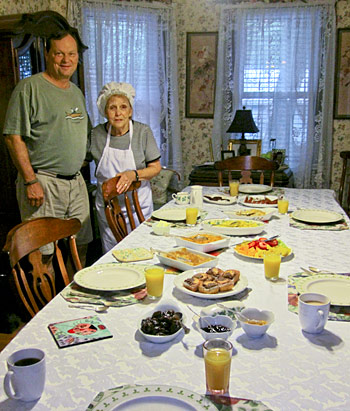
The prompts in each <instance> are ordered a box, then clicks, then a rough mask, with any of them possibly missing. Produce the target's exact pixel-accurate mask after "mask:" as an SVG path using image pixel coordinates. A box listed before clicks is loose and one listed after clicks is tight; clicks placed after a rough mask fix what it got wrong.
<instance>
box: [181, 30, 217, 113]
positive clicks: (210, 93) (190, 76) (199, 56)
mask: <svg viewBox="0 0 350 411" xmlns="http://www.w3.org/2000/svg"><path fill="white" fill-rule="evenodd" d="M217 44H218V33H217V32H191V33H190V32H189V33H187V34H186V104H185V105H186V107H185V112H186V113H185V115H186V117H189V118H213V117H214V101H215V85H216V61H217Z"/></svg>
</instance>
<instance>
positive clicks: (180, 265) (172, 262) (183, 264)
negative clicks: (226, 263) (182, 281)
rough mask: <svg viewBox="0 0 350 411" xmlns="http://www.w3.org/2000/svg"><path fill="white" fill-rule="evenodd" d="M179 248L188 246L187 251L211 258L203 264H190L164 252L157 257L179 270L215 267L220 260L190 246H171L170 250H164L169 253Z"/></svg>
mask: <svg viewBox="0 0 350 411" xmlns="http://www.w3.org/2000/svg"><path fill="white" fill-rule="evenodd" d="M179 248H186V250H187V251H189V252H191V253H193V254H198V255H201V256H204V257H209V258H210V260H209V261H207V262H205V263H203V264H199V265H190V264H188V263H186V262H185V261H180V260H173V259H172V258H168V257H166V256H164V255H163V254H159V253H158V254H157V257H158V259H159V261H160V262H161V263H162V264H165V265H168V266H170V267H175V268H178V269H179V270H182V271H186V270H191V269H192V270H193V269H194V268H203V267H208V268H210V267H215V266H216V265H217V263H218V261H219V259H218V258H217V257H213V256H211V255H209V254H206V253H202V252H200V251H197V250H193V249H192V248H188V247H175V248H171V249H170V250H164V251H163V252H164V253H168V252H171V251H176V250H177V249H179Z"/></svg>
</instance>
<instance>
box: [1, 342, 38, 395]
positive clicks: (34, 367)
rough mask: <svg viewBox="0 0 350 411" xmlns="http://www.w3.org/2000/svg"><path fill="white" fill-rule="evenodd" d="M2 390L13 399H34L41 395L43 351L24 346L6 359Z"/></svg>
mask: <svg viewBox="0 0 350 411" xmlns="http://www.w3.org/2000/svg"><path fill="white" fill-rule="evenodd" d="M7 369H8V371H7V373H6V375H5V379H4V390H5V392H6V394H7V396H8V397H10V398H12V399H14V400H21V401H34V400H37V399H38V398H40V397H41V394H42V393H43V391H44V385H45V373H46V366H45V353H44V351H42V350H39V349H38V348H25V349H23V350H19V351H16V352H14V353H13V354H11V355H10V356H9V358H8V359H7Z"/></svg>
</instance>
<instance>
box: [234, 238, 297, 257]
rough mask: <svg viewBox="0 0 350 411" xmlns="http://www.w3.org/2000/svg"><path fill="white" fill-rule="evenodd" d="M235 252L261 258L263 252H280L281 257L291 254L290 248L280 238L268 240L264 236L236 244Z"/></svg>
mask: <svg viewBox="0 0 350 411" xmlns="http://www.w3.org/2000/svg"><path fill="white" fill-rule="evenodd" d="M234 250H235V252H236V253H237V254H239V255H241V256H244V257H248V258H255V259H258V260H262V259H263V258H264V255H265V254H270V253H271V254H280V255H281V257H282V259H283V258H284V257H288V256H289V255H290V254H292V249H291V248H290V247H288V246H287V245H286V244H285V243H284V242H283V241H282V240H280V239H276V238H274V239H273V240H270V241H269V239H268V238H265V237H261V238H257V239H255V240H251V241H244V242H243V243H240V244H237V245H236V246H235V248H234Z"/></svg>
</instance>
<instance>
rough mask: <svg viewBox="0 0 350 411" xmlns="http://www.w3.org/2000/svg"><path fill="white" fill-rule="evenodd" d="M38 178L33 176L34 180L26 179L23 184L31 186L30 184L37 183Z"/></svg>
mask: <svg viewBox="0 0 350 411" xmlns="http://www.w3.org/2000/svg"><path fill="white" fill-rule="evenodd" d="M38 182H39V180H38V179H37V178H34V180H31V181H27V182H25V183H24V185H25V186H31V185H32V184H35V183H38Z"/></svg>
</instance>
